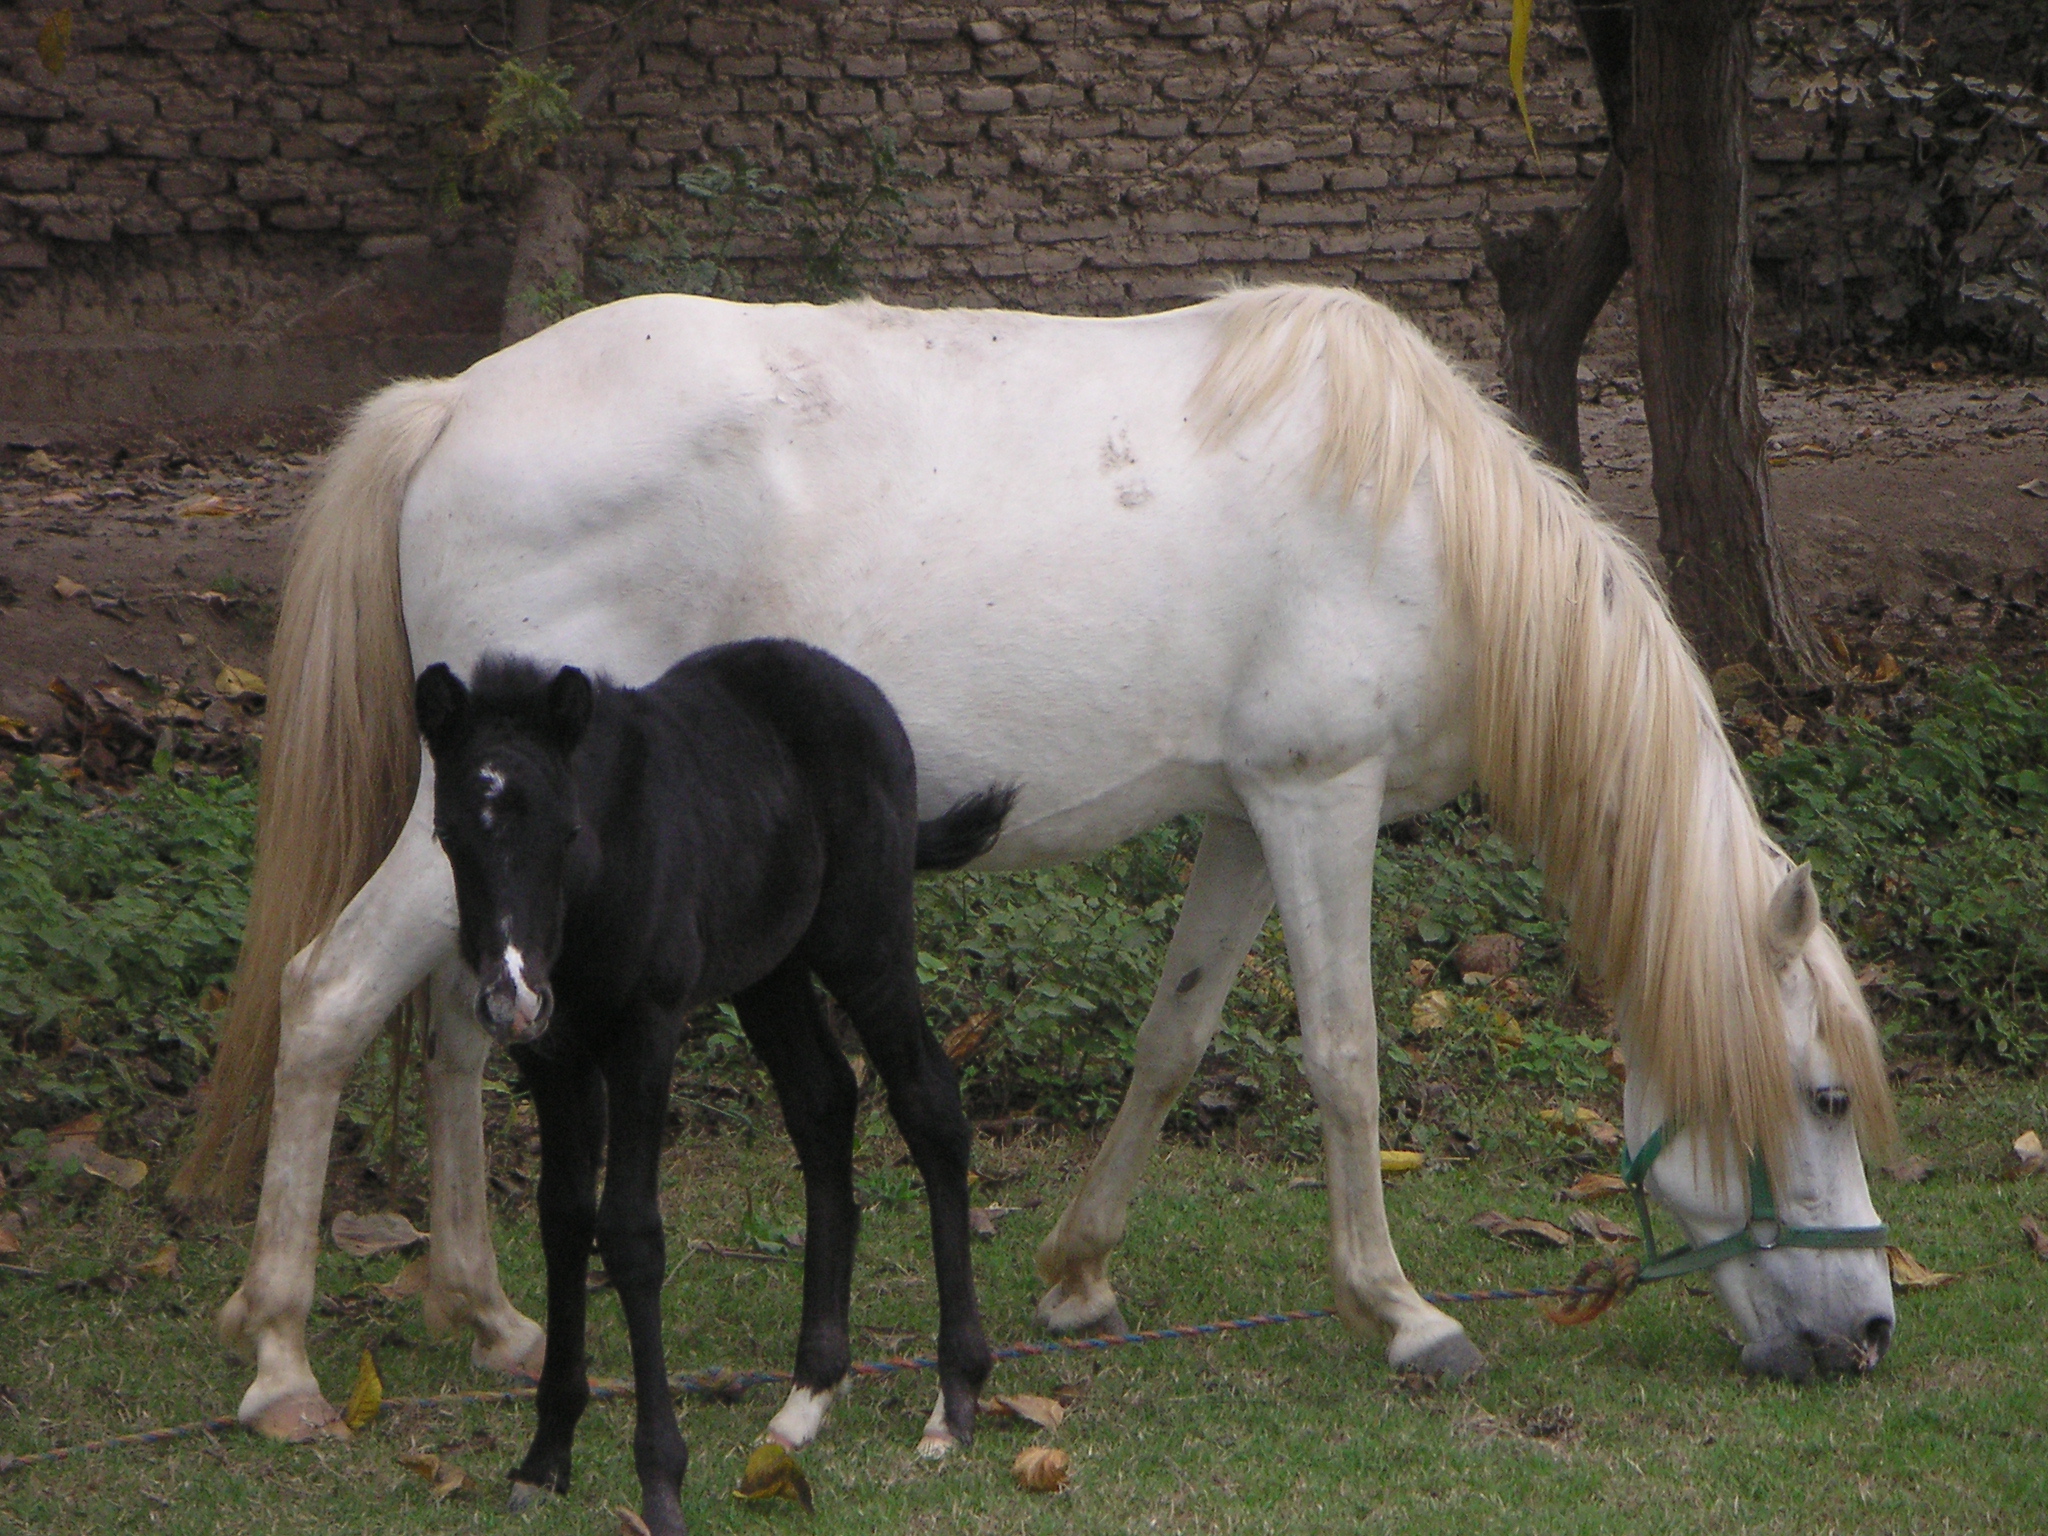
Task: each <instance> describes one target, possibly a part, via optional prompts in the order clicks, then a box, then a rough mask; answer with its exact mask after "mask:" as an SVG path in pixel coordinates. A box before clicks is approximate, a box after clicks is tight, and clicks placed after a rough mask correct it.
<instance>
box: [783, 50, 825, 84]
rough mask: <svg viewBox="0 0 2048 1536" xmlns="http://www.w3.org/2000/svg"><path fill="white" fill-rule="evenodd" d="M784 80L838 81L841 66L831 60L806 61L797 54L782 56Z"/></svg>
mask: <svg viewBox="0 0 2048 1536" xmlns="http://www.w3.org/2000/svg"><path fill="white" fill-rule="evenodd" d="M782 78H783V79H785V80H837V79H838V78H839V66H838V65H837V64H836V63H834V62H833V61H832V60H830V59H804V58H798V57H797V56H796V55H795V54H790V53H785V54H784V55H783V56H782Z"/></svg>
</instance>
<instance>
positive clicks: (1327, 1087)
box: [1238, 762, 1485, 1381]
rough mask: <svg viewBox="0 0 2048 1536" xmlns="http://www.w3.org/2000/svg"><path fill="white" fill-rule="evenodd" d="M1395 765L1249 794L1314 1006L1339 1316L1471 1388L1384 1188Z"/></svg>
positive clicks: (1466, 1359) (1462, 1347)
mask: <svg viewBox="0 0 2048 1536" xmlns="http://www.w3.org/2000/svg"><path fill="white" fill-rule="evenodd" d="M1382 773H1383V769H1382V767H1381V765H1380V764H1378V763H1377V762H1368V763H1365V764H1361V765H1360V766H1359V767H1357V768H1355V769H1353V770H1352V771H1351V772H1350V773H1347V774H1340V775H1338V776H1337V777H1335V778H1331V779H1324V780H1320V781H1316V782H1307V781H1303V780H1298V779H1292V778H1284V779H1264V780H1254V781H1252V782H1250V783H1247V784H1240V785H1239V786H1238V788H1239V793H1240V794H1241V795H1242V796H1243V798H1244V802H1245V805H1246V807H1247V808H1248V809H1249V810H1250V812H1251V815H1252V823H1253V825H1254V826H1256V827H1257V828H1258V833H1259V842H1260V844H1261V846H1262V847H1263V848H1264V849H1265V853H1266V867H1267V868H1268V869H1269V870H1271V871H1272V875H1273V885H1274V888H1275V890H1276V891H1277V892H1278V895H1279V901H1280V918H1281V921H1282V922H1283V923H1284V924H1285V925H1286V928H1287V953H1288V957H1289V961H1290V964H1291V969H1292V971H1293V975H1294V995H1295V1000H1296V1002H1297V1003H1298V1004H1299V1006H1300V1009H1301V1040H1302V1065H1303V1066H1304V1068H1306V1070H1307V1072H1308V1080H1309V1086H1310V1088H1312V1089H1313V1090H1314V1092H1315V1096H1316V1105H1317V1108H1318V1109H1319V1110H1320V1111H1321V1113H1322V1121H1323V1154H1324V1158H1325V1161H1326V1165H1327V1168H1328V1174H1329V1189H1330V1270H1331V1278H1332V1279H1333V1280H1334V1282H1335V1288H1336V1300H1337V1310H1338V1312H1339V1313H1340V1314H1341V1315H1342V1316H1343V1317H1344V1320H1345V1321H1346V1322H1347V1323H1349V1324H1351V1325H1352V1326H1353V1327H1358V1326H1360V1325H1362V1324H1363V1323H1364V1322H1365V1321H1366V1320H1367V1319H1368V1318H1370V1319H1374V1320H1376V1321H1378V1322H1379V1323H1380V1324H1382V1325H1384V1326H1385V1327H1386V1328H1388V1329H1389V1330H1391V1331H1392V1333H1393V1339H1392V1341H1391V1342H1390V1343H1389V1344H1388V1346H1387V1358H1388V1360H1389V1361H1390V1362H1391V1363H1392V1364H1393V1366H1394V1367H1395V1368H1396V1369H1397V1370H1418V1371H1422V1372H1424V1373H1425V1374H1427V1375H1430V1376H1438V1377H1444V1378H1447V1379H1450V1380H1453V1381H1455V1380H1460V1379H1462V1378H1464V1377H1466V1376H1469V1375H1471V1374H1472V1373H1473V1372H1475V1371H1477V1370H1480V1369H1481V1368H1482V1367H1483V1366H1484V1364H1485V1362H1484V1360H1483V1359H1482V1358H1481V1356H1480V1354H1479V1351H1478V1350H1477V1349H1475V1348H1474V1347H1473V1345H1472V1341H1471V1340H1470V1339H1468V1338H1466V1336H1465V1330H1464V1329H1463V1328H1461V1327H1460V1326H1459V1325H1458V1324H1457V1323H1456V1322H1455V1321H1453V1320H1452V1319H1451V1318H1449V1317H1447V1316H1446V1315H1445V1314H1444V1313H1442V1312H1440V1311H1438V1310H1437V1309H1436V1308H1435V1307H1433V1306H1431V1305H1430V1304H1429V1303H1428V1302H1426V1301H1424V1300H1423V1299H1422V1297H1421V1296H1420V1295H1418V1294H1417V1293H1416V1290H1415V1287H1414V1286H1413V1285H1411V1284H1410V1283H1409V1281H1408V1277H1407V1276H1406V1275H1404V1274H1403V1273H1402V1272H1401V1261H1400V1259H1399V1258H1398V1257H1397V1256H1396V1255H1395V1253H1394V1243H1393V1239H1392V1237H1391V1236H1390V1235H1389V1234H1388V1231H1387V1211H1386V1202H1385V1200H1384V1198H1383V1196H1382V1192H1381V1188H1380V1163H1379V1111H1380V1079H1379V1034H1378V1029H1377V1027H1376V1025H1375V1023H1374V1018H1373V997H1372V864H1373V853H1374V848H1375V843H1376V840H1377V838H1378V833H1379V811H1380V803H1381V798H1382V782H1383V779H1382Z"/></svg>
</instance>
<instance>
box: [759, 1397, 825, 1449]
mask: <svg viewBox="0 0 2048 1536" xmlns="http://www.w3.org/2000/svg"><path fill="white" fill-rule="evenodd" d="M832 1398H833V1391H832V1389H831V1388H830V1387H827V1388H826V1389H825V1390H824V1391H822V1392H820V1391H816V1390H814V1389H812V1388H810V1387H796V1388H793V1389H792V1390H791V1391H790V1394H789V1398H788V1400H787V1401H785V1402H784V1403H783V1405H782V1410H781V1412H779V1413H777V1414H776V1415H775V1417H774V1418H772V1419H770V1420H769V1421H768V1438H769V1439H770V1440H774V1441H777V1442H778V1443H780V1444H782V1445H784V1446H786V1447H788V1448H789V1449H790V1450H792V1451H800V1450H802V1449H803V1448H804V1447H805V1446H807V1445H809V1444H810V1443H811V1442H812V1441H813V1440H815V1439H817V1438H818V1430H819V1429H820V1428H821V1427H822V1426H823V1425H824V1423H825V1410H826V1409H828V1408H830V1407H831V1406H832Z"/></svg>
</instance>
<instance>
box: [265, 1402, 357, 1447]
mask: <svg viewBox="0 0 2048 1536" xmlns="http://www.w3.org/2000/svg"><path fill="white" fill-rule="evenodd" d="M246 1422H247V1424H248V1426H249V1428H251V1429H253V1430H255V1431H256V1433H257V1434H259V1435H261V1436H263V1438H264V1439H266V1440H282V1441H283V1442H284V1443H285V1444H286V1445H304V1444H306V1443H307V1442H308V1441H311V1440H346V1439H348V1437H349V1434H348V1426H347V1425H346V1424H344V1423H342V1422H341V1415H340V1414H338V1413H336V1412H335V1411H334V1405H333V1404H332V1403H330V1402H328V1401H327V1399H326V1398H324V1397H322V1396H321V1395H320V1394H319V1393H318V1392H296V1393H294V1394H292V1396H290V1397H280V1398H279V1399H278V1400H277V1401H276V1402H274V1403H272V1404H271V1405H270V1406H269V1407H267V1408H265V1409H264V1410H263V1411H262V1412H261V1413H259V1414H257V1415H256V1417H255V1418H253V1419H249V1420H247V1421H246Z"/></svg>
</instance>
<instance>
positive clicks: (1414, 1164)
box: [1380, 1147, 1422, 1175]
mask: <svg viewBox="0 0 2048 1536" xmlns="http://www.w3.org/2000/svg"><path fill="white" fill-rule="evenodd" d="M1421 1166H1422V1154H1421V1153H1420V1152H1393V1151H1389V1150H1388V1149H1386V1148H1385V1147H1382V1148H1381V1149H1380V1172H1381V1173H1382V1174H1383V1175H1384V1174H1395V1173H1413V1172H1414V1171H1415V1170H1416V1169H1418V1168H1420V1167H1421Z"/></svg>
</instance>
